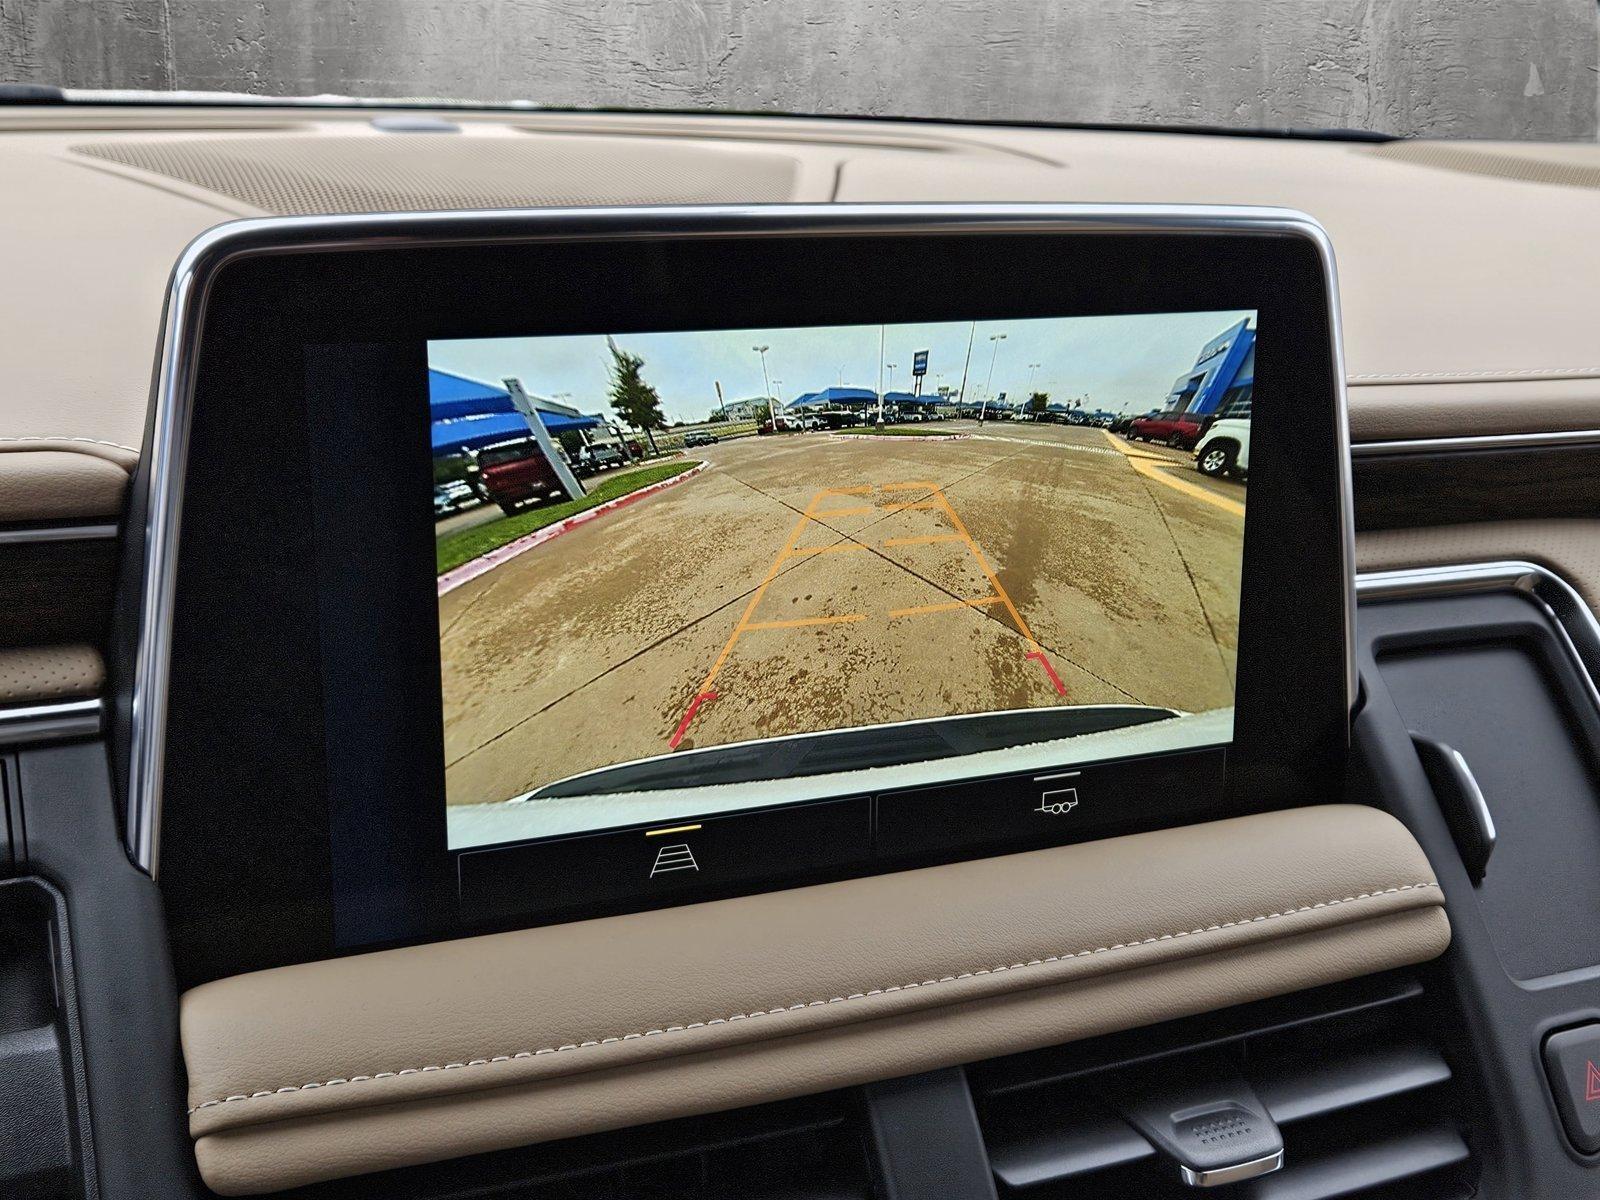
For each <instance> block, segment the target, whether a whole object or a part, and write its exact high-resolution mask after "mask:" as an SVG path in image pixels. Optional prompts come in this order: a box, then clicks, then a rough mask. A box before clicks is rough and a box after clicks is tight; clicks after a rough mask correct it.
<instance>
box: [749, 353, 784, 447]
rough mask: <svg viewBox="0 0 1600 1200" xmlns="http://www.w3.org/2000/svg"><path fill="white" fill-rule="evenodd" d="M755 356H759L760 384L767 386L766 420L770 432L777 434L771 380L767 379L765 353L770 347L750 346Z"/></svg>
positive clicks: (776, 418)
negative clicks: (768, 423)
mask: <svg viewBox="0 0 1600 1200" xmlns="http://www.w3.org/2000/svg"><path fill="white" fill-rule="evenodd" d="M750 349H752V350H754V351H755V352H756V353H757V354H759V355H761V382H762V383H764V384H766V385H767V420H769V421H771V422H772V432H773V433H777V432H778V414H777V412H776V411H775V410H774V409H773V407H772V380H771V379H769V378H767V351H768V350H771V349H772V347H771V346H751V347H750Z"/></svg>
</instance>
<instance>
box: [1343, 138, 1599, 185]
mask: <svg viewBox="0 0 1600 1200" xmlns="http://www.w3.org/2000/svg"><path fill="white" fill-rule="evenodd" d="M1367 153H1369V154H1372V155H1374V156H1375V157H1378V158H1387V159H1390V160H1392V161H1395V162H1405V163H1410V164H1412V165H1413V166H1418V167H1433V168H1435V169H1436V170H1441V171H1460V172H1464V173H1466V174H1469V175H1490V176H1493V177H1494V178H1496V179H1517V180H1521V181H1522V182H1524V183H1550V184H1558V185H1561V186H1565V187H1581V188H1600V163H1597V162H1596V161H1595V157H1594V147H1593V146H1563V145H1553V146H1552V145H1533V146H1527V147H1506V148H1503V149H1500V148H1497V149H1489V148H1487V147H1483V146H1475V145H1471V144H1470V143H1469V144H1460V143H1453V142H1407V141H1399V142H1386V143H1384V144H1383V145H1381V146H1374V147H1372V148H1371V149H1370V150H1368V151H1367Z"/></svg>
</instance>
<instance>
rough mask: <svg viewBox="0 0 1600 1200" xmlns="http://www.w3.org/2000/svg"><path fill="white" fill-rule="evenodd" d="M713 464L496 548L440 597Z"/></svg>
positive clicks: (448, 575)
mask: <svg viewBox="0 0 1600 1200" xmlns="http://www.w3.org/2000/svg"><path fill="white" fill-rule="evenodd" d="M710 465H711V464H710V463H708V462H704V461H702V462H701V463H699V464H698V465H696V466H693V467H690V468H689V469H688V470H687V471H683V472H681V473H679V474H677V475H674V476H673V477H672V478H671V479H658V480H657V481H656V482H655V483H652V484H648V485H647V486H645V487H642V488H640V489H639V490H638V491H636V492H629V493H628V494H627V495H626V496H618V497H617V498H616V499H615V500H607V501H606V502H605V503H604V504H597V505H595V506H594V507H593V508H586V509H584V510H583V511H582V512H580V513H573V514H572V515H571V516H570V517H567V518H565V519H564V520H560V521H557V522H556V523H555V524H554V525H546V526H545V527H544V528H543V529H536V530H534V531H533V532H532V533H529V534H525V535H524V536H522V537H519V538H518V539H517V540H516V541H514V542H507V543H506V544H505V545H504V546H496V547H495V548H494V549H493V550H490V551H489V552H488V553H486V554H480V555H478V557H477V558H473V559H469V560H468V561H466V562H464V563H462V564H461V565H460V566H459V567H452V568H450V570H448V571H446V572H445V573H444V574H443V575H441V576H439V595H441V596H443V595H444V594H445V593H446V592H453V591H455V589H456V588H458V587H460V586H461V585H462V584H464V583H470V582H472V581H473V580H474V579H476V578H478V576H480V575H485V574H487V573H488V572H490V571H492V570H494V569H495V568H496V567H498V566H500V565H501V564H502V563H507V562H510V561H511V560H512V559H513V558H516V557H517V555H519V554H526V553H527V552H528V551H529V550H532V549H533V548H534V547H535V546H542V545H544V544H545V543H546V542H550V541H554V540H555V539H556V538H558V537H560V536H561V535H562V534H563V533H570V532H571V531H572V530H574V529H576V528H578V526H580V525H587V524H588V523H589V522H590V521H592V520H594V519H595V518H596V517H601V516H604V515H605V514H606V513H608V512H615V511H616V510H617V509H619V508H626V507H627V506H628V505H630V504H632V503H633V502H634V501H636V500H643V499H644V498H645V497H646V496H653V495H655V494H656V493H657V492H664V491H666V490H667V489H668V488H669V487H672V486H673V485H674V484H679V483H682V482H683V481H684V480H686V479H693V478H694V477H695V476H696V475H698V474H700V472H702V471H704V470H705V469H706V468H707V467H709V466H710Z"/></svg>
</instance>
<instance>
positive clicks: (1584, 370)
mask: <svg viewBox="0 0 1600 1200" xmlns="http://www.w3.org/2000/svg"><path fill="white" fill-rule="evenodd" d="M1547 375H1600V367H1519V368H1517V369H1515V370H1509V371H1400V372H1396V373H1394V374H1383V373H1381V372H1380V373H1378V374H1372V375H1346V376H1345V380H1346V381H1347V382H1354V381H1355V380H1358V379H1359V380H1362V381H1364V382H1367V383H1384V382H1387V381H1389V380H1399V379H1526V380H1529V381H1536V380H1539V379H1542V378H1544V377H1545V376H1547Z"/></svg>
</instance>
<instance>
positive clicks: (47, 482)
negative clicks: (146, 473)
mask: <svg viewBox="0 0 1600 1200" xmlns="http://www.w3.org/2000/svg"><path fill="white" fill-rule="evenodd" d="M39 444H40V443H38V442H34V441H30V442H26V443H18V442H12V443H9V444H7V445H0V524H10V523H13V522H18V521H56V520H74V519H79V518H96V517H98V518H102V519H105V518H109V519H112V520H115V519H116V517H117V515H118V514H119V513H121V512H122V496H123V493H124V492H126V491H127V490H128V472H127V470H126V469H125V468H124V467H122V466H120V465H119V464H117V463H115V462H112V461H110V460H109V459H106V458H102V457H100V456H99V455H98V454H94V453H87V452H83V451H80V450H78V449H76V448H75V449H72V450H67V449H62V448H60V447H61V446H62V445H63V444H62V443H61V442H51V443H46V444H48V445H49V446H51V447H52V448H50V449H38V448H35V447H36V446H38V445H39ZM23 447H26V448H23Z"/></svg>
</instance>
